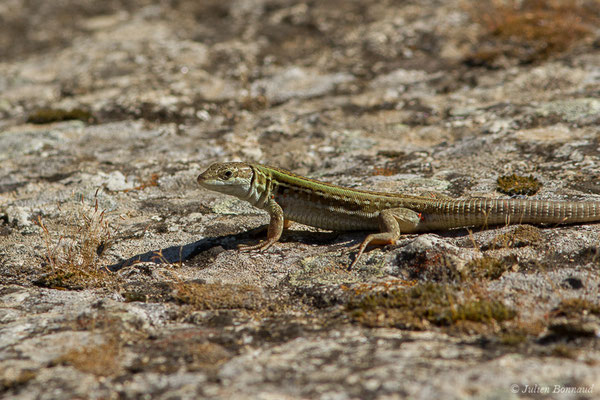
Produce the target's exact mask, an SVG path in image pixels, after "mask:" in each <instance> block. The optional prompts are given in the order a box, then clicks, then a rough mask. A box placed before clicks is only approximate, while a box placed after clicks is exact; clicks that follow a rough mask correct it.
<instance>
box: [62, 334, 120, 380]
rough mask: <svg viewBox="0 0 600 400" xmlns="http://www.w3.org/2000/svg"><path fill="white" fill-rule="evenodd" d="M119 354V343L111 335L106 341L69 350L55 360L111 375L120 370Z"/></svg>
mask: <svg viewBox="0 0 600 400" xmlns="http://www.w3.org/2000/svg"><path fill="white" fill-rule="evenodd" d="M120 354H121V344H120V343H119V341H118V339H117V338H116V337H113V336H111V337H110V338H109V339H108V341H107V342H106V343H103V344H100V345H94V346H87V347H83V348H81V349H73V350H70V351H68V352H67V353H65V354H63V355H62V356H61V357H60V358H59V359H58V360H56V362H57V363H59V364H66V365H72V366H73V367H75V368H76V369H78V370H79V371H82V372H86V373H89V374H93V375H96V376H111V375H116V374H117V372H118V371H119V370H120V359H119V356H120Z"/></svg>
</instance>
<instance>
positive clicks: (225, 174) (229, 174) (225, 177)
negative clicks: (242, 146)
mask: <svg viewBox="0 0 600 400" xmlns="http://www.w3.org/2000/svg"><path fill="white" fill-rule="evenodd" d="M231 175H233V172H232V171H231V170H230V169H228V170H227V171H225V172H223V179H225V180H227V179H229V178H231Z"/></svg>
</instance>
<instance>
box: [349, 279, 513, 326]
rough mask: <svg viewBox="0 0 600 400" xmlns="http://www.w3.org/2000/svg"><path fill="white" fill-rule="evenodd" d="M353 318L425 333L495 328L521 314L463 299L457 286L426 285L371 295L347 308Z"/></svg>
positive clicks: (487, 302)
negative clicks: (468, 326) (465, 326)
mask: <svg viewBox="0 0 600 400" xmlns="http://www.w3.org/2000/svg"><path fill="white" fill-rule="evenodd" d="M346 309H347V311H348V312H349V313H350V315H351V317H352V318H353V319H354V320H355V321H356V322H358V323H361V324H363V325H366V326H369V327H397V328H404V329H425V328H426V327H427V326H429V325H430V324H433V325H436V326H451V325H454V324H457V323H459V322H463V321H470V322H475V323H479V324H492V323H496V322H502V321H506V320H510V319H513V318H514V317H515V316H516V315H517V313H516V311H514V310H513V309H511V308H508V307H506V306H505V305H504V303H502V302H500V301H497V300H492V299H486V298H483V297H480V296H475V295H474V296H465V295H464V293H463V296H461V295H460V292H459V290H458V288H457V287H456V286H452V285H443V284H436V283H425V284H422V285H417V286H413V287H411V288H408V289H404V290H397V289H394V290H391V291H389V292H378V293H372V294H368V295H366V296H364V297H362V298H360V299H356V300H352V301H350V302H349V303H348V304H347V306H346Z"/></svg>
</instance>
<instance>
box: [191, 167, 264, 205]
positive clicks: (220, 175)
mask: <svg viewBox="0 0 600 400" xmlns="http://www.w3.org/2000/svg"><path fill="white" fill-rule="evenodd" d="M253 175H254V171H253V170H252V167H250V166H249V165H248V164H246V163H241V162H227V163H214V164H213V165H211V166H210V167H208V169H207V170H206V171H204V172H203V173H201V174H200V175H198V179H197V180H198V183H199V184H200V186H202V187H204V188H206V189H209V190H214V191H215V192H221V193H225V194H230V195H233V196H237V197H240V196H245V195H247V194H248V192H249V191H250V189H251V185H252V176H253Z"/></svg>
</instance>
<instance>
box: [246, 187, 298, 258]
mask: <svg viewBox="0 0 600 400" xmlns="http://www.w3.org/2000/svg"><path fill="white" fill-rule="evenodd" d="M266 210H267V212H268V213H269V217H270V218H271V219H270V221H269V228H268V230H267V240H263V241H262V242H260V243H258V244H254V245H246V244H240V245H238V249H240V250H267V249H268V248H269V247H271V246H273V244H275V243H276V242H277V241H278V240H279V238H280V237H281V233H282V232H283V228H284V227H285V228H287V227H288V226H289V224H290V221H288V220H285V219H284V218H283V210H282V209H281V206H280V205H279V204H277V203H276V202H275V200H273V199H271V200H269V204H268V205H267V209H266Z"/></svg>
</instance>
